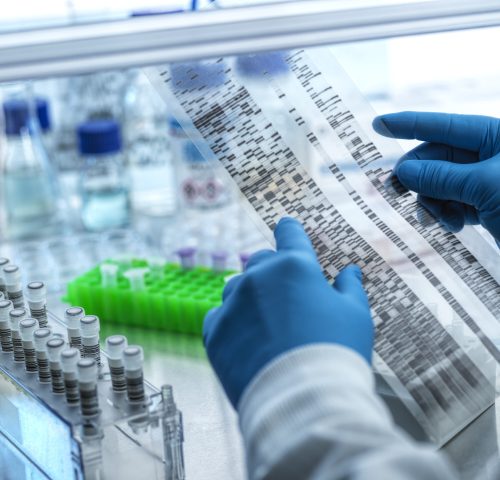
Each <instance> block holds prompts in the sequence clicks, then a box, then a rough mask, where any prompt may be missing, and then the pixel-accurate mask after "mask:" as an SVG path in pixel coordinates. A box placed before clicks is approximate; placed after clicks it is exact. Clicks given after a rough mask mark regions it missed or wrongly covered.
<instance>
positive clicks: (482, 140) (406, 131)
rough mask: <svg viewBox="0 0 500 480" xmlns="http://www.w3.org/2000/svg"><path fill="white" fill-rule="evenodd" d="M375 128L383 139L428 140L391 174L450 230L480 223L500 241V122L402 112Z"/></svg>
mask: <svg viewBox="0 0 500 480" xmlns="http://www.w3.org/2000/svg"><path fill="white" fill-rule="evenodd" d="M373 127H374V129H375V130H376V131H377V132H378V133H380V134H382V135H385V136H393V137H396V138H404V139H417V140H422V141H424V142H426V143H423V144H422V145H419V146H418V147H417V148H415V149H413V150H411V151H410V152H408V153H407V154H406V155H404V156H403V157H402V158H401V160H400V161H399V162H398V164H397V165H396V168H395V169H394V171H395V174H396V175H397V177H398V179H399V181H400V182H401V183H402V184H403V185H404V186H405V187H406V188H408V189H410V190H413V191H415V192H418V193H419V196H418V200H419V202H420V203H421V204H422V205H423V206H424V207H425V208H426V209H427V210H429V212H430V213H431V214H432V215H433V216H434V217H436V219H437V220H439V222H440V223H441V224H442V225H443V226H444V227H445V228H446V229H447V230H448V231H451V232H458V231H460V230H461V229H462V228H463V226H464V225H476V224H481V225H482V226H483V227H484V228H486V229H487V230H488V231H489V232H490V233H491V234H492V235H493V237H494V238H495V240H496V241H497V243H498V242H499V241H500V120H498V119H496V118H491V117H482V116H478V115H450V114H444V113H420V112H401V113H392V114H388V115H382V116H380V117H377V118H376V119H375V120H374V122H373Z"/></svg>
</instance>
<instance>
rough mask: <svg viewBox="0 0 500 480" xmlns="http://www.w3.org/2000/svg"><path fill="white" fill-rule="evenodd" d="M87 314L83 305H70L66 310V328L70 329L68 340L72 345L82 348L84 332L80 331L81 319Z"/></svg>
mask: <svg viewBox="0 0 500 480" xmlns="http://www.w3.org/2000/svg"><path fill="white" fill-rule="evenodd" d="M84 316H85V310H84V309H83V308H82V307H69V308H67V309H66V310H65V312H64V319H65V320H66V328H67V330H68V342H69V345H70V347H74V348H78V350H80V351H81V350H82V334H81V331H80V320H81V319H82V318H83V317H84Z"/></svg>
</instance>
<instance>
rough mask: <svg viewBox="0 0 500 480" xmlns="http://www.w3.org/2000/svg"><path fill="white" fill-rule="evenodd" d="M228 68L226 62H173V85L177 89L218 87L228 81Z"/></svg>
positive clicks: (171, 68) (171, 69)
mask: <svg viewBox="0 0 500 480" xmlns="http://www.w3.org/2000/svg"><path fill="white" fill-rule="evenodd" d="M226 69H227V65H226V64H225V63H224V62H213V63H206V62H189V63H177V64H173V65H172V66H171V67H170V73H171V75H172V85H173V87H174V88H175V89H176V90H193V89H195V88H201V87H209V88H212V87H218V86H220V85H222V84H223V83H224V82H225V81H226Z"/></svg>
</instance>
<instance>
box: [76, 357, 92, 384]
mask: <svg viewBox="0 0 500 480" xmlns="http://www.w3.org/2000/svg"><path fill="white" fill-rule="evenodd" d="M77 365H78V380H80V382H96V381H97V363H96V361H95V360H94V359H93V358H82V359H81V360H78V363H77Z"/></svg>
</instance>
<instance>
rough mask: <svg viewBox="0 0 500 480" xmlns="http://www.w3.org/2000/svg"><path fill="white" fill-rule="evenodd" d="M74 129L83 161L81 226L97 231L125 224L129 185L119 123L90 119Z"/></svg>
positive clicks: (127, 213)
mask: <svg viewBox="0 0 500 480" xmlns="http://www.w3.org/2000/svg"><path fill="white" fill-rule="evenodd" d="M77 133H78V147H79V151H80V154H81V155H82V157H83V158H84V161H85V165H84V168H83V172H82V174H81V178H80V192H81V196H82V223H83V225H84V227H85V228H86V229H87V230H92V231H101V230H105V229H109V228H116V227H122V226H125V225H127V224H128V221H129V211H130V206H129V186H128V179H127V177H126V174H125V169H124V159H123V155H122V153H121V148H122V140H121V133H120V125H119V124H118V122H116V121H114V120H93V121H89V122H84V123H82V124H80V125H79V126H78V129H77Z"/></svg>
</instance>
